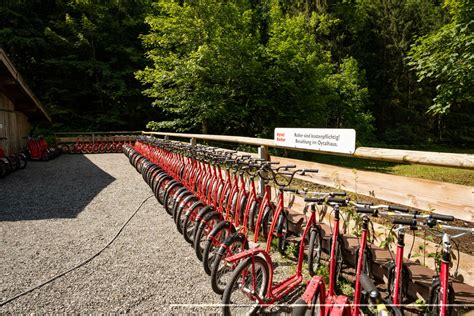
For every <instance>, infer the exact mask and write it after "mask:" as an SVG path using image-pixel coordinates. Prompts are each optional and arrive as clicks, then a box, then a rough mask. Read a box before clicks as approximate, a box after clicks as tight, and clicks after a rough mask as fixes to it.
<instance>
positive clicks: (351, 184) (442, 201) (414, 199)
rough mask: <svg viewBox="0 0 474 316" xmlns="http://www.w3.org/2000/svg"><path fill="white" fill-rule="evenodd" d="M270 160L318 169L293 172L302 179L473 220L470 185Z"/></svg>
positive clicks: (300, 162) (472, 199) (473, 195)
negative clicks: (315, 171) (298, 173)
mask: <svg viewBox="0 0 474 316" xmlns="http://www.w3.org/2000/svg"><path fill="white" fill-rule="evenodd" d="M271 160H272V161H278V162H280V164H281V165H287V164H294V165H297V166H298V168H307V169H319V172H318V173H315V174H311V175H310V176H296V178H298V179H301V180H304V181H308V182H312V183H316V184H321V185H324V186H328V187H333V188H337V189H341V190H345V191H349V192H354V193H357V194H362V195H366V196H370V197H374V198H377V199H380V200H384V201H388V202H391V203H394V204H401V205H405V206H408V207H413V208H418V209H421V210H425V211H432V212H435V213H440V214H446V215H452V216H454V217H456V218H458V219H461V220H465V221H468V222H474V188H473V187H471V186H465V185H459V184H451V183H445V182H438V181H431V180H425V179H417V178H409V177H402V176H395V175H390V174H383V173H377V172H369V171H361V170H354V169H349V168H343V167H336V166H331V165H326V164H321V163H315V162H309V161H303V160H297V159H289V158H282V157H277V156H272V157H271Z"/></svg>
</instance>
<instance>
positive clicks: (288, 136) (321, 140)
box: [275, 128, 356, 154]
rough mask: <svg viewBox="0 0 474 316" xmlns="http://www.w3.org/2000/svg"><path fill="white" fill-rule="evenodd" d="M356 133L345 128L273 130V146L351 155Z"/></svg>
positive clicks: (353, 149)
mask: <svg viewBox="0 0 474 316" xmlns="http://www.w3.org/2000/svg"><path fill="white" fill-rule="evenodd" d="M355 140H356V132H355V130H353V129H346V128H275V145H276V146H285V147H294V148H304V149H313V150H320V151H329V152H337V153H345V154H353V153H354V151H355Z"/></svg>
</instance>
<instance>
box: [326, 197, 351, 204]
mask: <svg viewBox="0 0 474 316" xmlns="http://www.w3.org/2000/svg"><path fill="white" fill-rule="evenodd" d="M327 201H328V202H331V203H337V204H346V203H347V201H346V199H342V198H336V197H329V198H328V199H327Z"/></svg>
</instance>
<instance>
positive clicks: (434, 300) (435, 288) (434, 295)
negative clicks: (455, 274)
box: [428, 277, 456, 316]
mask: <svg viewBox="0 0 474 316" xmlns="http://www.w3.org/2000/svg"><path fill="white" fill-rule="evenodd" d="M455 297H456V294H455V292H454V289H453V287H452V285H451V284H449V285H448V306H447V309H446V315H447V316H451V315H452V314H453V304H454V300H455ZM440 305H441V283H440V280H439V277H436V278H435V279H434V280H433V284H432V285H431V287H430V293H429V298H428V311H429V315H439V314H440Z"/></svg>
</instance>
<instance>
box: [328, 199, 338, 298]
mask: <svg viewBox="0 0 474 316" xmlns="http://www.w3.org/2000/svg"><path fill="white" fill-rule="evenodd" d="M338 237H339V206H338V205H336V206H335V207H334V227H333V230H332V244H331V257H330V260H329V288H328V295H329V296H334V295H335V292H334V286H335V284H334V282H333V280H334V278H335V276H336V244H337V239H338Z"/></svg>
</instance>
